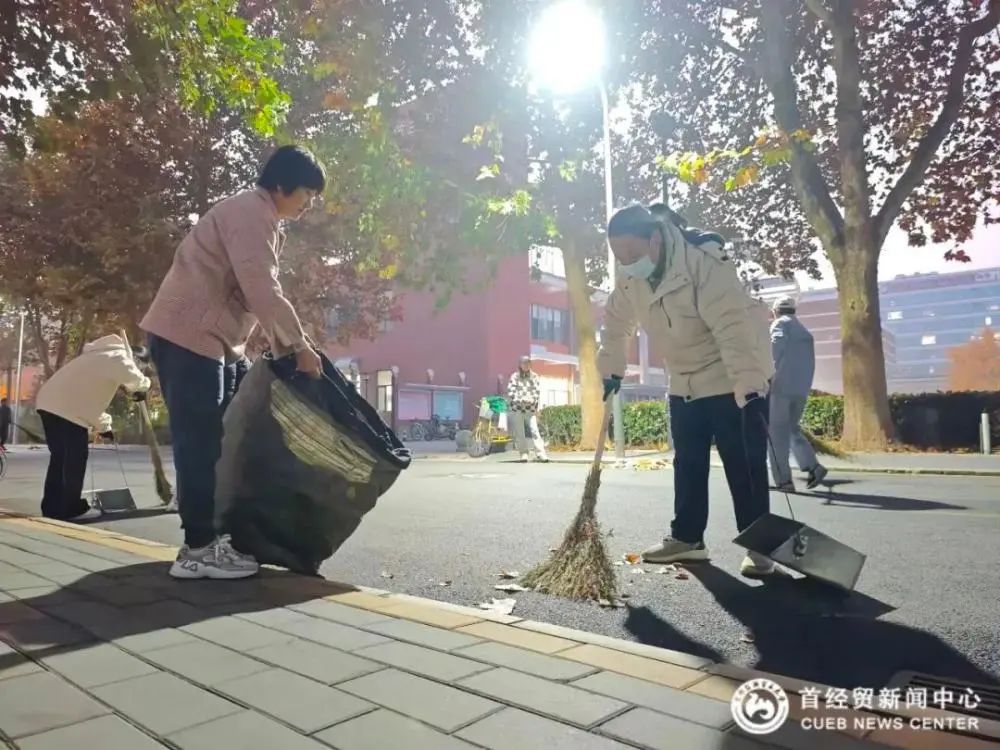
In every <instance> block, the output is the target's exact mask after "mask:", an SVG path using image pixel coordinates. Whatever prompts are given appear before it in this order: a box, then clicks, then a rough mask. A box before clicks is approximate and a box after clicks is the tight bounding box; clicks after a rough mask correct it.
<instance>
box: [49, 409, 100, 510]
mask: <svg viewBox="0 0 1000 750" xmlns="http://www.w3.org/2000/svg"><path fill="white" fill-rule="evenodd" d="M38 416H40V417H41V418H42V427H43V428H44V429H45V444H46V445H47V446H48V447H49V468H48V471H46V472H45V489H44V491H43V494H42V515H43V516H45V517H46V518H58V519H60V520H63V521H65V520H68V519H70V518H76V517H77V516H79V515H81V514H83V513H86V512H87V510H88V509H89V507H90V506H89V505H88V504H87V501H86V500H84V499H83V497H82V495H83V480H84V477H85V476H86V474H87V448H88V434H87V428H86V427H81V426H80V425H78V424H73V423H72V422H70V421H69V420H68V419H63V418H62V417H60V416H57V415H55V414H51V413H49V412H47V411H39V412H38Z"/></svg>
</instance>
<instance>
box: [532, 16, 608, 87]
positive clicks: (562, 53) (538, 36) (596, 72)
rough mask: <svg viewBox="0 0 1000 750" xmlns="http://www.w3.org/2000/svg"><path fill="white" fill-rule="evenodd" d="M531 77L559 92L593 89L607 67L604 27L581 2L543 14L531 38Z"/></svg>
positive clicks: (599, 19) (598, 18) (599, 18)
mask: <svg viewBox="0 0 1000 750" xmlns="http://www.w3.org/2000/svg"><path fill="white" fill-rule="evenodd" d="M529 64H530V66H531V67H530V69H531V75H532V77H533V78H534V79H535V80H536V81H538V82H539V83H541V84H542V85H544V86H546V87H547V88H550V89H552V90H553V91H557V92H565V93H568V92H571V91H575V90H577V89H581V88H583V87H584V86H592V85H594V84H595V83H597V81H598V80H599V78H600V73H601V68H602V67H603V66H604V24H603V22H602V21H601V17H600V15H598V13H597V12H596V11H595V10H594V9H593V8H592V7H591V6H590V5H589V4H588V3H586V2H583V1H582V0H560V2H557V3H554V4H553V5H550V6H549V7H548V8H546V9H545V11H544V12H543V13H542V14H541V16H540V17H539V19H538V23H537V25H536V26H535V29H534V31H533V33H532V35H531V41H530V47H529Z"/></svg>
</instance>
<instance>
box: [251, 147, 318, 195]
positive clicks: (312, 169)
mask: <svg viewBox="0 0 1000 750" xmlns="http://www.w3.org/2000/svg"><path fill="white" fill-rule="evenodd" d="M257 184H258V185H259V186H260V187H262V188H264V189H265V190H270V191H272V192H274V191H275V190H281V192H282V193H283V194H284V195H291V194H292V193H294V192H295V190H296V189H298V188H300V187H304V188H308V189H309V190H315V191H316V192H317V193H322V192H323V190H324V188H326V168H325V167H324V166H323V164H322V163H321V162H320V161H319V159H317V158H316V157H315V156H314V155H313V154H312V152H311V151H309V150H308V149H306V148H303V147H302V146H295V145H289V146H282V147H281V148H279V149H278V150H277V151H275V152H274V153H273V154H271V158H269V159H268V160H267V163H266V164H265V165H264V168H263V169H262V170H261V171H260V177H258V178H257Z"/></svg>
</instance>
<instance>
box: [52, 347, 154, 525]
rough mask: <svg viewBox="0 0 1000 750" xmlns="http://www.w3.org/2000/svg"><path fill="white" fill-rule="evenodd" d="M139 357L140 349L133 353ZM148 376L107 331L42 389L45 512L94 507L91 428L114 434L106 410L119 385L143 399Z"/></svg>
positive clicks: (63, 513)
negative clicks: (86, 488)
mask: <svg viewBox="0 0 1000 750" xmlns="http://www.w3.org/2000/svg"><path fill="white" fill-rule="evenodd" d="M134 356H135V357H136V358H137V359H141V358H142V356H143V355H142V354H140V353H137V354H135V355H134ZM149 385H150V384H149V378H147V377H146V376H145V375H143V374H142V372H141V371H140V370H139V367H138V366H137V365H136V362H135V360H134V359H133V358H132V357H130V356H129V353H128V349H127V348H126V346H125V342H124V341H122V339H121V337H120V336H116V335H113V334H112V335H110V336H104V337H102V338H99V339H97V340H96V341H92V342H91V343H89V344H84V347H83V353H82V354H81V355H80V356H79V357H77V358H76V359H73V360H70V361H69V362H68V363H66V364H65V365H64V366H63V367H62V368H60V369H59V370H57V371H56V373H55V374H54V375H53V376H52V377H51V378H49V379H48V380H47V381H46V382H45V384H44V385H43V386H42V387H41V388H40V389H39V390H38V396H37V397H36V398H35V408H36V409H37V411H38V415H39V416H40V417H41V419H42V426H43V427H44V428H45V443H46V444H47V445H48V448H49V454H50V456H49V468H48V471H47V472H46V474H45V489H44V493H43V495H42V515H43V516H45V517H46V518H55V519H59V520H62V521H68V520H70V519H73V518H78V517H79V516H82V515H83V514H84V513H86V512H87V511H88V510H90V505H89V504H88V503H87V501H86V500H84V499H83V497H82V494H83V481H84V476H85V475H86V472H87V445H88V442H89V441H88V438H89V431H90V430H91V429H93V430H96V431H97V432H98V433H100V434H101V435H102V436H105V437H109V438H112V437H113V436H114V435H113V433H112V431H111V416H110V415H109V414H107V413H105V410H106V409H107V408H108V405H109V404H110V403H111V399H112V398H114V395H115V392H116V391H117V390H118V388H119V387H122V386H124V388H125V389H126V390H127V391H129V392H130V393H132V394H133V399H135V400H137V401H140V400H142V399H144V398H145V396H146V391H148V390H149Z"/></svg>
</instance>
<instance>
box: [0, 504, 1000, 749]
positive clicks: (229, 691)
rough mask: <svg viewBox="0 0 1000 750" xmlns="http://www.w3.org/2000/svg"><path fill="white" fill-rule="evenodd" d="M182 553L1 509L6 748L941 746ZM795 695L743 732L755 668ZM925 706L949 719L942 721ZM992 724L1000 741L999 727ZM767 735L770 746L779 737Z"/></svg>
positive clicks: (511, 622) (396, 603)
mask: <svg viewBox="0 0 1000 750" xmlns="http://www.w3.org/2000/svg"><path fill="white" fill-rule="evenodd" d="M175 553H176V550H175V549H174V548H172V547H169V546H166V545H160V544H156V543H153V542H147V541H144V540H139V539H133V538H130V537H125V536H122V535H119V534H114V533H111V532H107V531H101V530H97V529H92V528H83V527H77V526H72V525H70V524H62V523H57V522H49V521H42V520H40V519H28V518H22V517H16V516H12V515H3V514H0V641H3V642H6V644H8V645H4V643H3V642H0V745H2V744H7V745H8V746H11V747H14V748H20V749H21V750H60V749H62V748H66V749H67V750H68V749H69V748H73V749H74V750H76V749H77V748H80V747H87V746H91V747H97V748H101V750H142V749H143V748H155V747H163V746H169V747H179V748H182V749H183V750H187V749H191V750H200V749H201V748H206V749H209V748H210V749H211V750H215V748H220V747H221V748H229V747H233V748H236V747H240V748H248V749H249V750H257V749H260V750H264V749H265V748H266V749H267V750H273V748H282V750H306V749H307V748H315V749H317V750H320V749H321V748H329V747H333V748H338V749H340V750H362V749H370V750H383V749H387V748H396V747H400V748H407V750H429V749H432V748H435V749H436V748H440V749H442V750H459V749H460V748H475V747H481V748H493V749H496V750H501V749H502V750H508V749H510V750H515V749H517V750H520V749H521V748H535V747H538V748H546V749H549V748H555V749H556V750H558V749H560V748H566V749H567V750H569V749H570V748H572V750H614V749H622V748H651V749H652V750H658V749H659V748H678V749H680V750H697V749H698V748H726V749H727V750H751V749H753V748H763V747H783V748H787V749H790V750H798V749H800V748H833V749H840V748H862V747H884V746H892V747H900V748H935V749H938V748H941V749H943V750H950V749H955V750H976V749H977V748H981V749H984V750H985V749H986V748H991V747H996V745H994V744H993V743H991V742H986V741H984V740H981V739H973V738H970V737H964V736H959V735H954V734H943V733H940V732H935V731H917V730H908V729H903V730H893V729H884V730H876V731H874V732H869V731H866V730H856V729H847V730H845V732H844V733H837V732H834V731H806V730H804V729H803V728H802V727H801V725H800V723H799V721H798V720H800V719H802V718H803V717H809V718H812V719H814V720H815V719H819V718H822V717H831V716H835V717H837V718H838V719H839V718H840V717H844V718H845V720H846V721H847V722H850V721H852V720H853V718H857V717H866V716H867V717H874V714H865V713H864V712H860V711H850V710H847V709H835V708H833V707H827V706H825V704H823V702H822V701H820V706H821V708H820V709H819V710H813V709H805V708H803V705H802V700H801V697H800V695H799V693H798V692H797V691H800V690H804V688H805V687H806V686H805V685H804V684H803V683H801V682H799V681H796V680H791V679H787V678H782V677H778V676H774V675H764V674H763V673H759V672H753V671H750V670H745V669H738V668H735V667H730V666H726V665H720V664H713V663H711V662H709V661H707V660H705V659H699V658H696V657H693V656H690V655H687V654H683V653H679V652H674V651H667V650H663V649H657V648H652V647H649V646H643V645H640V644H635V643H630V642H624V641H618V640H615V639H611V638H607V637H603V636H596V635H593V634H590V633H584V632H579V631H572V630H567V629H564V628H558V627H555V626H550V625H546V624H544V623H535V622H529V621H524V620H520V619H519V618H517V617H515V616H503V615H495V614H492V613H489V612H484V611H480V610H476V609H469V608H465V607H457V606H453V605H445V604H442V603H439V602H432V601H429V600H424V599H416V598H414V597H407V596H401V595H394V594H389V593H387V592H379V591H374V590H359V589H356V588H354V587H351V586H346V585H343V584H337V583H333V582H330V581H325V580H322V579H314V578H303V577H300V576H295V575H291V574H288V573H285V572H280V571H276V570H265V571H264V572H263V573H262V575H261V576H260V577H258V578H255V579H250V580H246V581H231V582H218V581H214V582H213V581H187V582H178V581H173V580H172V579H170V578H168V577H167V575H166V570H167V566H168V564H169V561H170V560H172V559H173V557H174V555H175ZM760 676H769V677H771V678H772V679H774V680H776V681H779V682H780V683H781V684H783V686H784V687H785V689H786V690H787V691H789V703H790V707H791V717H792V719H791V720H789V721H788V722H787V723H786V724H785V725H784V726H783V727H782V728H781V729H779V730H778V731H777V732H775V733H773V734H770V735H767V736H766V737H765V738H760V737H756V738H753V739H750V738H748V736H746V735H741V733H740V732H739V730H737V729H734V726H733V721H732V715H731V712H730V707H729V702H728V701H729V698H730V697H731V696H732V694H733V691H734V690H735V689H736V687H737V686H738V685H739V684H740V683H741V682H742V681H744V680H746V679H749V678H751V677H760ZM922 713H924V714H926V715H941V712H936V711H933V710H930V711H927V712H922ZM984 723H985V724H986V725H988V726H987V727H986V728H985V729H983V728H982V727H981V731H985V732H987V733H989V735H990V736H991V737H994V738H995V739H998V740H1000V727H998V726H996V725H995V723H992V722H984ZM769 743H770V744H769Z"/></svg>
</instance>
